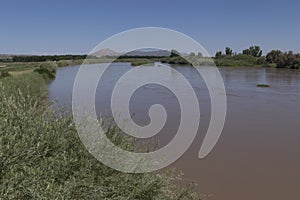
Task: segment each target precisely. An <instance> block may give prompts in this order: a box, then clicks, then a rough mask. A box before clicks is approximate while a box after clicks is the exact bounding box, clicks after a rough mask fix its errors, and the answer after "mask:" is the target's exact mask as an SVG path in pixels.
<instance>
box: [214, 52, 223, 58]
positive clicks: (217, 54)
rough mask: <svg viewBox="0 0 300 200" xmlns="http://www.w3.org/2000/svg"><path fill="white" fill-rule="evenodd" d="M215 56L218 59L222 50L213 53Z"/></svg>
mask: <svg viewBox="0 0 300 200" xmlns="http://www.w3.org/2000/svg"><path fill="white" fill-rule="evenodd" d="M215 57H216V58H217V59H218V58H221V57H222V51H218V52H217V53H216V55H215Z"/></svg>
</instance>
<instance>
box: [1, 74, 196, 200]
mask: <svg viewBox="0 0 300 200" xmlns="http://www.w3.org/2000/svg"><path fill="white" fill-rule="evenodd" d="M46 95H47V92H46V82H45V80H44V78H43V77H42V76H41V75H39V74H37V73H30V74H23V75H19V76H12V77H6V78H3V79H0V127H1V129H0V130H1V131H0V199H112V200H114V199H116V200H117V199H196V198H198V197H197V196H196V194H195V193H193V192H191V191H190V190H189V188H186V189H183V190H181V189H179V188H177V187H176V186H175V184H174V181H175V182H176V181H178V176H177V175H175V173H171V172H170V173H147V174H128V173H121V172H118V171H116V170H113V169H111V168H108V167H106V166H104V165H102V164H101V163H100V162H98V161H97V160H96V159H95V158H94V157H93V156H91V155H90V154H89V153H88V152H87V150H86V149H85V148H84V147H83V145H82V143H81V142H80V139H79V137H78V134H77V132H76V129H75V126H74V122H73V119H72V117H71V116H70V115H69V113H68V112H65V111H64V110H61V109H58V110H56V111H54V110H53V109H51V108H50V105H49V103H47V102H45V98H46ZM107 134H108V135H110V138H112V139H113V140H115V141H113V142H118V143H119V144H121V146H123V145H125V146H126V147H134V144H131V143H127V142H130V141H128V140H123V139H122V137H120V136H119V135H120V134H119V130H118V129H115V128H109V129H108V130H107ZM114 136H116V137H114Z"/></svg>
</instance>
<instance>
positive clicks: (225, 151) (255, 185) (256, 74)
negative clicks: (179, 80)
mask: <svg viewBox="0 0 300 200" xmlns="http://www.w3.org/2000/svg"><path fill="white" fill-rule="evenodd" d="M94 67H99V66H97V65H91V70H93V68H94ZM173 67H174V69H176V70H178V71H179V72H180V73H182V74H183V75H184V76H185V77H186V78H187V79H188V80H189V82H190V83H191V85H192V86H193V88H194V90H195V92H196V94H197V97H198V100H199V104H200V110H201V120H200V123H199V124H200V128H199V131H198V135H197V137H196V139H195V140H194V142H193V144H192V146H191V147H190V148H189V149H188V151H187V152H185V154H184V155H183V156H182V157H181V158H180V159H179V160H177V161H176V162H175V163H173V164H172V166H175V167H176V168H178V169H180V170H182V171H183V173H184V177H185V179H187V180H189V181H194V182H196V183H197V184H198V190H199V191H200V192H201V193H204V194H212V195H213V196H212V197H210V198H209V199H212V200H227V199H228V200H240V199H243V200H248V199H249V200H250V199H251V200H254V199H255V200H266V199H270V200H282V199H291V200H294V199H295V200H296V199H300V171H299V170H300V156H299V154H300V70H298V71H297V70H284V69H282V70H280V69H261V68H220V69H219V70H220V72H221V74H222V77H223V80H224V84H225V87H226V93H227V101H228V102H227V103H228V107H227V118H226V122H225V126H224V129H223V132H222V135H221V137H220V139H219V141H218V143H217V145H216V146H215V148H214V149H213V151H212V152H211V153H210V154H209V155H208V156H207V157H206V158H204V159H201V160H200V159H198V152H199V148H200V146H201V143H202V141H203V137H204V136H205V133H206V130H207V127H208V123H209V119H210V99H209V94H208V91H207V88H206V86H205V84H204V82H203V80H202V79H201V76H199V75H198V74H197V73H196V71H195V69H193V68H192V67H188V66H173ZM78 69H79V66H74V67H65V68H59V70H58V72H57V77H56V79H55V80H54V81H53V82H51V83H50V84H49V87H48V88H49V98H50V99H51V100H53V99H57V100H58V103H59V104H61V105H63V104H66V105H67V106H68V105H70V104H71V95H72V88H73V83H74V79H75V76H76V73H77V71H78ZM130 69H131V66H130V64H129V63H114V64H113V65H111V67H109V69H108V70H107V72H105V76H104V77H103V79H101V80H100V82H99V85H98V89H97V94H96V109H97V112H98V113H101V114H102V115H110V114H111V112H110V96H111V92H112V89H113V87H114V85H115V83H116V81H117V80H118V79H119V78H120V77H121V76H122V75H123V74H124V73H125V72H127V71H128V70H130ZM142 76H147V74H146V73H141V77H142ZM166 76H168V75H166ZM162 78H163V77H162ZM262 82H263V83H267V84H269V85H270V86H271V87H269V88H259V87H256V84H258V83H262ZM156 103H159V104H161V105H163V106H164V107H165V109H166V110H167V114H168V118H167V122H166V124H165V127H164V128H163V129H162V131H161V132H160V133H159V134H157V136H155V137H154V138H152V139H155V140H159V145H160V146H164V145H165V144H167V143H168V142H169V141H170V140H171V139H172V138H173V137H174V135H175V134H176V131H177V128H178V124H179V119H180V108H179V104H178V101H177V99H176V97H175V96H174V94H172V93H171V92H170V91H169V90H168V89H166V88H164V87H161V86H158V85H154V84H149V85H145V86H143V87H141V88H139V89H138V90H137V91H136V92H135V93H134V95H133V96H132V99H131V102H130V112H131V113H134V115H133V120H134V121H135V122H136V123H137V124H147V123H149V120H150V119H149V116H148V109H149V107H150V106H151V105H153V104H156ZM187 134H188V133H187Z"/></svg>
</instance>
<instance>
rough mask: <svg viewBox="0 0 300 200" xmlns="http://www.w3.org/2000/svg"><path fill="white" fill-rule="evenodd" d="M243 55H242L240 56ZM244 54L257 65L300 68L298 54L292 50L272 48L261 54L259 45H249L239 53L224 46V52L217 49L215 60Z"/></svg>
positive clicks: (299, 56)
mask: <svg viewBox="0 0 300 200" xmlns="http://www.w3.org/2000/svg"><path fill="white" fill-rule="evenodd" d="M241 55H243V56H241ZM245 56H250V57H253V58H256V59H255V63H253V64H259V65H263V64H265V65H273V66H275V67H277V68H290V69H299V68H300V54H299V53H293V52H292V51H287V52H282V51H280V50H272V51H270V52H268V53H267V54H266V56H263V55H262V50H261V48H260V47H259V46H251V47H249V48H248V49H244V50H243V51H242V52H241V53H239V54H238V53H234V52H233V50H232V49H231V48H230V47H226V48H225V53H224V54H223V52H222V51H218V52H216V54H215V59H216V60H221V59H224V58H226V59H230V58H231V59H236V58H242V59H246V57H245Z"/></svg>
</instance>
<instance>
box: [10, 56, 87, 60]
mask: <svg viewBox="0 0 300 200" xmlns="http://www.w3.org/2000/svg"><path fill="white" fill-rule="evenodd" d="M86 57H87V55H47V56H13V58H12V61H13V62H44V61H59V60H79V59H85V58H86Z"/></svg>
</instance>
